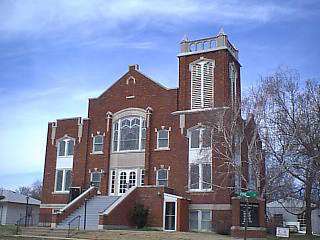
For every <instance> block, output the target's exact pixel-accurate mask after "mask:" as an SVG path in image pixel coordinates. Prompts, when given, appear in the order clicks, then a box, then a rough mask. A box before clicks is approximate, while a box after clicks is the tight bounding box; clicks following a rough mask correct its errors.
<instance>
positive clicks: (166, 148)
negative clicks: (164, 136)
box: [155, 126, 171, 151]
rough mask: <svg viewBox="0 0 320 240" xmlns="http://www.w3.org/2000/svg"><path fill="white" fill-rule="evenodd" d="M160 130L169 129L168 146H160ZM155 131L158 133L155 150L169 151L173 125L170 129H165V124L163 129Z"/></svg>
mask: <svg viewBox="0 0 320 240" xmlns="http://www.w3.org/2000/svg"><path fill="white" fill-rule="evenodd" d="M160 131H167V133H168V146H167V147H159V132H160ZM155 132H156V133H157V148H156V149H155V151H168V150H170V132H171V127H169V128H168V129H165V128H164V126H162V127H161V129H159V130H158V129H155Z"/></svg>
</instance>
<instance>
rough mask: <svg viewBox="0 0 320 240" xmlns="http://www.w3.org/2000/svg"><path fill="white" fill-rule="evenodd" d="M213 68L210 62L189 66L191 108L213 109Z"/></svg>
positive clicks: (204, 61)
mask: <svg viewBox="0 0 320 240" xmlns="http://www.w3.org/2000/svg"><path fill="white" fill-rule="evenodd" d="M213 68H214V62H213V61H212V60H203V61H200V62H196V63H193V64H191V108H192V109H198V108H210V107H213Z"/></svg>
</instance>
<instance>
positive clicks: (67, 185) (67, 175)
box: [64, 170, 71, 192]
mask: <svg viewBox="0 0 320 240" xmlns="http://www.w3.org/2000/svg"><path fill="white" fill-rule="evenodd" d="M64 174H65V176H64V177H65V182H64V191H66V192H68V191H69V189H70V186H71V170H65V171H64Z"/></svg>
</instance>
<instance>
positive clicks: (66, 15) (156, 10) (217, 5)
mask: <svg viewBox="0 0 320 240" xmlns="http://www.w3.org/2000/svg"><path fill="white" fill-rule="evenodd" d="M291 5H292V4H291ZM0 9H2V10H0V32H1V33H2V34H3V37H5V36H6V34H7V35H8V34H9V35H10V34H19V33H28V36H29V37H31V36H33V37H34V36H36V37H39V36H44V35H46V34H48V33H50V32H63V31H64V34H66V30H69V31H70V32H72V31H73V30H74V29H78V30H80V31H81V33H82V34H83V36H84V37H86V36H88V35H91V34H92V31H94V29H96V28H102V29H109V30H111V29H112V32H111V33H112V34H115V33H116V32H117V31H121V30H122V31H126V30H128V31H130V29H121V24H122V23H129V24H130V25H131V26H132V28H136V27H139V26H140V25H141V26H144V25H145V24H161V25H166V24H184V23H185V22H199V21H200V22H206V23H210V22H211V23H212V24H214V23H215V24H219V25H225V24H230V23H232V24H239V23H240V24H241V23H248V22H268V21H274V20H275V19H279V18H284V19H288V18H290V17H297V16H298V12H299V10H300V12H301V9H296V8H293V7H291V6H289V5H284V3H282V5H281V3H279V2H276V3H272V2H261V1H257V2H252V1H240V0H233V1H223V0H218V1H209V0H206V1H196V0H189V1H187V0H176V1H163V0H155V1H149V0H133V1H132V0H131V1H128V0H112V1H104V0H91V1H87V0H68V1H65V0H46V1H42V0H29V1H28V0H26V1H24V2H23V3H22V2H21V1H5V2H1V3H0Z"/></svg>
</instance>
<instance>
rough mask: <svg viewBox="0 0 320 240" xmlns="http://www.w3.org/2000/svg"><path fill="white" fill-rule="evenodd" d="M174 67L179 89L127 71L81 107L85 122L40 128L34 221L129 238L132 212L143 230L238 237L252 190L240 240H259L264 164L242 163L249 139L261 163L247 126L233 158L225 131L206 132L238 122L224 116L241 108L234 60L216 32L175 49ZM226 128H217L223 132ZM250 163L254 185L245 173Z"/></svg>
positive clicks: (241, 123)
mask: <svg viewBox="0 0 320 240" xmlns="http://www.w3.org/2000/svg"><path fill="white" fill-rule="evenodd" d="M178 61H179V86H178V87H177V88H172V89H170V88H167V87H165V86H163V85H161V84H160V83H158V82H156V81H155V80H153V79H152V78H150V77H148V76H146V75H145V74H144V73H143V72H142V71H141V70H140V68H139V65H136V64H135V65H130V66H129V69H128V71H127V72H126V73H125V74H124V75H123V76H122V77H121V78H120V79H118V80H117V81H116V82H115V83H114V84H113V85H112V86H110V87H109V88H108V89H107V90H106V91H105V92H103V93H102V94H101V95H100V96H98V97H97V98H91V99H89V106H88V117H87V118H81V117H76V118H65V119H58V120H56V121H54V122H50V123H49V124H48V135H47V147H46V157H45V167H44V179H43V193H42V194H43V195H42V204H41V209H40V212H41V213H40V219H42V221H46V220H48V218H47V217H48V216H49V221H50V222H51V226H52V227H57V228H59V227H60V228H63V227H66V226H68V223H71V224H72V222H73V221H75V219H78V220H79V221H80V225H81V228H85V229H108V228H130V227H134V223H133V222H132V218H131V217H130V216H131V215H130V214H131V212H132V209H133V208H134V206H135V205H136V204H137V203H139V204H142V205H143V206H144V207H145V208H148V209H149V215H148V220H147V226H148V227H152V228H157V229H161V230H164V231H217V232H223V233H226V232H227V233H228V232H229V233H231V234H232V235H233V236H240V235H241V234H242V230H243V216H242V214H243V213H242V212H243V201H242V199H241V198H240V197H239V196H238V193H239V192H240V191H246V190H248V189H251V190H255V191H257V192H258V197H257V198H255V199H251V200H250V208H251V210H252V215H251V219H250V221H249V223H248V224H249V225H248V226H249V227H248V230H249V232H248V234H249V235H248V236H252V237H259V236H263V234H264V227H265V219H264V218H265V214H264V208H265V207H264V204H265V203H264V199H263V191H264V190H263V189H264V181H263V177H264V161H263V157H262V154H258V155H256V156H258V157H257V158H254V159H249V157H248V156H249V154H248V151H249V150H250V149H249V148H248V145H247V144H245V143H244V142H248V139H249V140H250V141H251V140H252V138H254V141H255V142H256V143H257V144H256V149H255V151H256V152H257V151H258V152H260V153H261V143H260V141H259V139H258V136H256V135H254V134H252V132H254V131H253V130H254V128H255V125H254V120H253V117H251V118H249V119H247V120H243V119H242V118H241V117H239V116H240V114H239V113H238V120H237V124H236V126H237V130H238V132H239V135H240V137H239V138H238V139H240V141H238V142H237V141H235V143H236V144H235V145H234V147H232V149H234V152H232V151H231V152H230V151H227V150H225V148H227V147H225V145H224V144H223V142H226V139H224V138H223V134H222V132H223V130H221V129H220V130H219V129H218V130H217V129H214V128H213V126H214V125H215V121H218V119H222V117H221V116H225V115H226V116H230V115H232V113H233V114H236V113H235V112H236V111H232V110H233V109H235V108H236V106H239V104H240V100H241V91H240V89H241V88H240V84H241V81H240V67H241V65H240V63H239V59H238V50H237V49H236V48H235V47H234V46H233V45H232V44H231V43H230V41H229V40H228V37H227V35H226V34H225V33H224V32H223V30H222V31H220V32H219V34H218V35H217V36H215V37H208V38H204V39H199V40H193V41H190V40H188V39H187V38H185V39H183V40H182V42H181V43H180V52H179V53H178ZM228 112H229V114H226V113H228ZM230 113H231V114H230ZM212 116H215V117H212ZM217 116H218V117H217ZM231 119H232V117H227V118H225V119H223V121H222V122H223V123H222V125H221V126H220V127H221V128H224V127H226V128H229V129H230V126H231V125H232V124H231V122H230V121H231ZM228 121H229V122H228ZM214 135H215V136H214ZM216 136H218V137H216ZM217 138H218V139H220V140H217ZM250 138H251V139H250ZM234 139H236V137H234ZM216 149H224V150H221V151H220V152H219V151H216ZM226 155H227V156H226ZM229 155H230V156H229ZM233 160H235V161H234V162H235V164H231V163H232V162H233ZM257 163H258V166H259V168H258V169H259V174H258V176H259V178H258V177H255V175H254V174H253V169H254V168H253V167H251V165H254V164H257ZM230 166H231V167H230ZM230 169H231V170H230ZM236 169H238V170H236ZM84 212H86V213H85V214H86V215H85V216H84ZM250 224H251V225H250Z"/></svg>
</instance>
